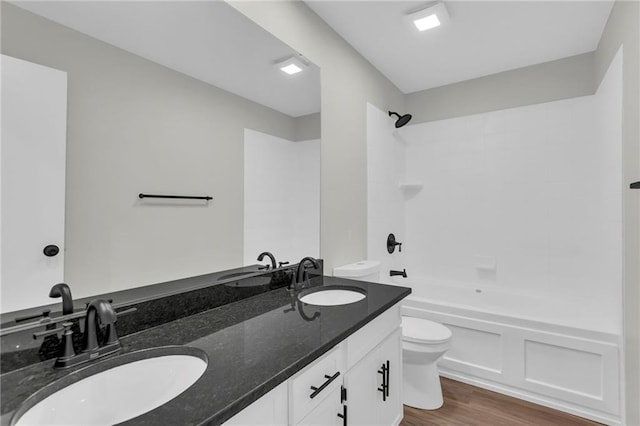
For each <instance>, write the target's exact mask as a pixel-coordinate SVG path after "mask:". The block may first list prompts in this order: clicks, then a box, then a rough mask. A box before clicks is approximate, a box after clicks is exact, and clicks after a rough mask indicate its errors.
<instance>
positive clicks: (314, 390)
mask: <svg viewBox="0 0 640 426" xmlns="http://www.w3.org/2000/svg"><path fill="white" fill-rule="evenodd" d="M339 375H340V372H339V371H338V372H336V374H334V375H333V376H329V375H328V374H325V375H324V378H325V379H327V381H326V382H324V383H323V384H322V385H321V386H320V387H319V388H317V387H315V386H311V390H312V391H313V393H312V394H311V395H309V398H311V399H313V398H315V397H316V396H317V395H318V394H319V393H320V392H322V390H323V389H324V388H326V387H327V386H329V383H331V382H333V381H334V380H335V379H337V378H338V376H339Z"/></svg>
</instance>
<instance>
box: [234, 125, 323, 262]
mask: <svg viewBox="0 0 640 426" xmlns="http://www.w3.org/2000/svg"><path fill="white" fill-rule="evenodd" d="M263 251H270V252H271V253H273V255H274V256H275V257H276V260H278V261H279V262H284V261H289V262H291V263H292V264H293V263H297V262H298V261H299V260H300V259H302V258H303V257H305V256H313V257H319V253H320V140H319V139H314V140H308V141H300V142H293V141H290V140H287V139H283V138H280V137H277V136H271V135H268V134H266V133H261V132H257V131H255V130H250V129H245V131H244V264H245V265H248V264H253V263H256V257H257V256H258V255H259V254H260V253H262V252H263ZM264 263H268V259H265V262H264Z"/></svg>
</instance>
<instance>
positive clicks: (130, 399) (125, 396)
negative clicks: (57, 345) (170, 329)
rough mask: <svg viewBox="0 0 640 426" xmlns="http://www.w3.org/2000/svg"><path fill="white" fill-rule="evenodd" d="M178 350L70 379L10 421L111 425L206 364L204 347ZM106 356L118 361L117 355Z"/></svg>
mask: <svg viewBox="0 0 640 426" xmlns="http://www.w3.org/2000/svg"><path fill="white" fill-rule="evenodd" d="M169 349H178V348H169ZM180 349H182V348H180ZM189 349H193V348H189ZM196 351H197V350H196ZM171 352H174V353H173V354H172V353H171ZM178 352H179V351H175V350H174V351H169V354H166V351H164V352H156V353H157V354H158V355H157V356H154V354H151V356H153V357H152V358H145V359H137V360H132V361H131V362H126V363H124V364H121V365H117V366H114V367H113V368H110V369H108V370H105V371H101V372H98V373H95V374H92V375H89V376H88V377H85V378H83V379H81V380H79V381H75V382H73V383H71V384H69V385H67V386H65V387H63V388H62V389H60V390H57V391H55V392H53V393H50V394H49V395H44V399H42V400H40V401H39V402H37V403H36V404H35V405H33V406H32V407H31V408H29V409H28V410H26V412H25V413H24V414H22V415H21V416H20V417H19V418H18V420H17V422H15V423H12V424H15V425H113V424H116V423H120V422H123V421H125V420H129V419H132V418H134V417H137V416H139V415H141V414H144V413H146V412H148V411H151V410H153V409H154V408H157V407H159V406H161V405H163V404H165V403H167V402H169V401H170V400H172V399H173V398H175V397H176V396H178V395H179V394H181V393H182V392H184V391H185V390H186V389H187V388H189V387H190V386H191V385H192V384H194V383H195V382H196V381H197V380H198V379H199V378H200V376H202V374H203V373H204V372H205V370H206V368H207V361H206V356H205V355H204V352H203V353H202V356H198V355H194V354H180V353H178ZM198 352H200V351H198ZM147 353H150V351H147ZM134 354H138V353H131V354H127V355H123V356H122V357H119V358H121V360H120V361H122V358H126V357H129V355H134ZM161 354H162V355H161ZM129 358H132V357H129ZM133 358H134V359H135V358H140V356H137V357H133ZM109 361H112V362H113V361H116V363H117V362H119V361H118V359H117V358H114V359H112V360H109ZM87 370H89V369H87ZM81 373H82V370H81V371H80V372H79V374H81ZM68 377H69V376H67V377H65V378H63V379H61V380H60V381H61V382H62V381H63V380H65V379H67V378H68ZM49 387H56V386H55V384H54V385H53V386H49ZM46 389H47V388H45V389H43V391H45V390H46ZM37 396H39V395H38V393H36V394H35V395H34V397H37ZM40 397H41V395H40ZM28 402H29V401H27V402H25V404H26V405H28Z"/></svg>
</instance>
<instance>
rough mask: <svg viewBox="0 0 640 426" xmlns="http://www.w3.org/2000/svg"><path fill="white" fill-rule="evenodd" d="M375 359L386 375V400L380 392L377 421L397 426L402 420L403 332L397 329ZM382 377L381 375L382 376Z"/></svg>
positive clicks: (375, 355) (377, 351)
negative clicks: (383, 368) (383, 367)
mask: <svg viewBox="0 0 640 426" xmlns="http://www.w3.org/2000/svg"><path fill="white" fill-rule="evenodd" d="M374 358H375V359H376V361H377V364H378V367H379V369H380V368H381V367H382V365H384V366H385V369H386V368H387V367H388V370H387V371H385V373H386V380H385V384H386V385H387V386H386V392H385V396H384V398H383V397H382V393H381V392H378V399H377V400H376V408H377V416H376V417H377V419H378V420H377V421H378V422H380V424H383V425H397V424H399V423H400V420H402V415H403V408H402V330H401V329H397V330H396V331H395V332H393V334H391V336H389V337H388V338H387V339H386V340H385V341H384V342H383V343H382V344H381V345H380V346H379V347H378V349H377V350H376V351H375V354H374ZM380 376H381V375H380Z"/></svg>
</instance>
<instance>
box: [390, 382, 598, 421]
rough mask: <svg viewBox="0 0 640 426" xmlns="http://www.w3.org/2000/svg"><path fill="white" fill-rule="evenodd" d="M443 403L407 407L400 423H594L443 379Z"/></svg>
mask: <svg viewBox="0 0 640 426" xmlns="http://www.w3.org/2000/svg"><path fill="white" fill-rule="evenodd" d="M441 381H442V392H443V395H444V405H443V406H442V407H441V408H440V409H438V410H418V409H416V408H412V407H408V406H406V405H405V406H404V419H403V420H402V422H401V423H400V426H427V425H435V426H445V425H446V426H565V425H566V426H594V425H600V423H595V422H592V421H590V420H586V419H583V418H580V417H576V416H572V415H571V414H567V413H563V412H561V411H557V410H553V409H551V408H547V407H543V406H541V405H537V404H532V403H530V402H526V401H522V400H520V399H516V398H512V397H510V396H506V395H502V394H499V393H496V392H491V391H489V390H486V389H482V388H478V387H475V386H471V385H467V384H465V383H461V382H457V381H454V380H450V379H446V378H444V377H442V378H441Z"/></svg>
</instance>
